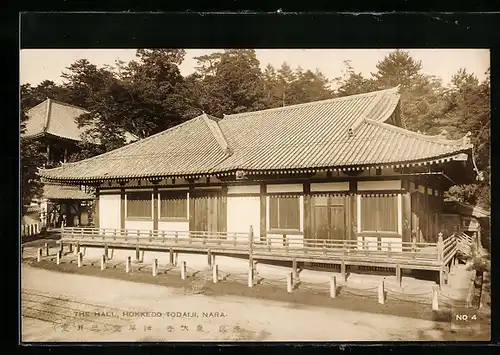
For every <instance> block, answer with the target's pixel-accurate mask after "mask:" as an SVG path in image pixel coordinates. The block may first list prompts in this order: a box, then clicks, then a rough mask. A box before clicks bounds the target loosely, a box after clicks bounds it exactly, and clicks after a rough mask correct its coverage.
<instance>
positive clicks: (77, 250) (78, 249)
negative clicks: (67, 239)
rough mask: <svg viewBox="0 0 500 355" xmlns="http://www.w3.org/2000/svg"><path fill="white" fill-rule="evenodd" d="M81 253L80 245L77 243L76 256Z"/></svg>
mask: <svg viewBox="0 0 500 355" xmlns="http://www.w3.org/2000/svg"><path fill="white" fill-rule="evenodd" d="M79 252H80V243H79V242H78V243H76V248H75V254H76V255H78V253H79Z"/></svg>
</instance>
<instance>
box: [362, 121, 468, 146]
mask: <svg viewBox="0 0 500 355" xmlns="http://www.w3.org/2000/svg"><path fill="white" fill-rule="evenodd" d="M365 122H366V123H368V124H371V125H375V126H379V127H381V128H383V129H387V130H392V131H393V132H396V133H400V134H404V135H406V136H410V137H414V138H417V139H422V140H425V141H427V142H432V143H437V144H442V145H454V146H463V147H464V148H472V144H470V143H468V142H467V140H468V136H469V135H468V134H466V135H465V136H464V137H462V138H459V139H455V140H451V139H442V138H440V137H441V136H440V135H435V136H428V135H426V134H422V133H417V132H413V131H410V130H408V129H406V128H402V127H398V126H394V125H391V124H388V123H385V122H379V121H375V120H372V119H370V118H366V119H365Z"/></svg>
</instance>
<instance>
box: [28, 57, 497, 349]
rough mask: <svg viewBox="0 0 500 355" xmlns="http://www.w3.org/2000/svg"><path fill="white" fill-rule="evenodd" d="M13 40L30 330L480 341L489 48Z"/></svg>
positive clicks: (165, 337) (110, 338)
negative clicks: (17, 45) (67, 44)
mask: <svg viewBox="0 0 500 355" xmlns="http://www.w3.org/2000/svg"><path fill="white" fill-rule="evenodd" d="M19 57H20V73H19V75H20V112H19V115H20V116H19V122H20V140H19V142H20V153H19V154H20V174H21V176H20V188H21V202H20V203H21V206H22V208H21V216H19V218H20V225H19V230H20V245H21V251H20V252H21V257H20V266H19V267H20V277H21V279H20V316H21V317H20V319H21V342H22V343H39V342H298V341H301V342H306V341H308V342H309V341H316V342H355V341H376V342H381V341H405V342H407V341H434V342H438V341H489V340H490V337H491V323H490V319H491V315H490V308H491V300H490V249H491V247H490V181H491V179H490V135H491V134H490V111H491V110H490V51H489V50H488V49H479V48H474V49H467V48H461V49H453V48H446V49H445V48H435V49H434V48H425V49H423V48H404V49H401V48H399V49H398V48H383V49H380V48H363V49H361V48H359V49H356V48H351V49H347V48H342V49H334V48H331V49H328V48H322V49H310V48H309V49H300V48H295V49H283V48H276V49H273V48H266V49H262V48H227V49H223V48H222V49H221V48H215V49H206V48H185V49H183V48H135V49H134V48H127V49H116V48H113V49H112V48H108V49H103V48H101V49H95V48H88V49H84V48H82V49H74V48H73V49H70V48H59V49H42V48H39V49H34V48H29V49H21V50H20V54H19Z"/></svg>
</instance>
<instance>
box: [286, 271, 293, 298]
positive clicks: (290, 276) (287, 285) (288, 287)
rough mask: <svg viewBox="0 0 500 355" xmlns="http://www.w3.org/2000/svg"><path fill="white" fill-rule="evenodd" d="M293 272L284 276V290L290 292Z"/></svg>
mask: <svg viewBox="0 0 500 355" xmlns="http://www.w3.org/2000/svg"><path fill="white" fill-rule="evenodd" d="M292 286H293V273H292V272H290V273H289V274H288V275H287V277H286V292H288V293H292Z"/></svg>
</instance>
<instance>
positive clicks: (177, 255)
mask: <svg viewBox="0 0 500 355" xmlns="http://www.w3.org/2000/svg"><path fill="white" fill-rule="evenodd" d="M178 257H179V253H175V254H174V266H177V260H178Z"/></svg>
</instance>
